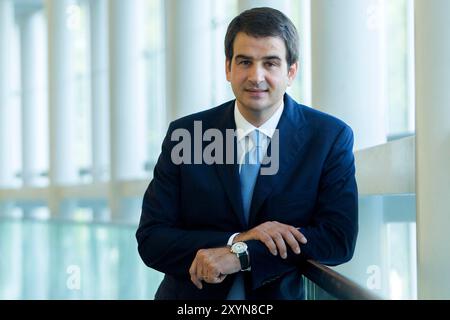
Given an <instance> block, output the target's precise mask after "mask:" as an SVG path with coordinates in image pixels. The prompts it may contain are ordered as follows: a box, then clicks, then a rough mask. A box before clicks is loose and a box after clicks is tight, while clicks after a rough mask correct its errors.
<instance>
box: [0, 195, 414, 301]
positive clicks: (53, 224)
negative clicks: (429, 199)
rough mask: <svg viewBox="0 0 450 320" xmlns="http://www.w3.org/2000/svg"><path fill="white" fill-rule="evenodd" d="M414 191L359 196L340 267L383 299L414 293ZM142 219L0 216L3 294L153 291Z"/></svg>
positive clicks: (149, 295)
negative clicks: (351, 243) (140, 236)
mask: <svg viewBox="0 0 450 320" xmlns="http://www.w3.org/2000/svg"><path fill="white" fill-rule="evenodd" d="M415 212H416V210H415V197H414V195H398V196H370V197H362V198H360V212H359V236H358V242H357V247H356V251H355V255H354V258H353V259H352V260H351V261H350V262H349V263H347V264H345V265H342V266H339V267H336V268H335V269H336V270H337V271H339V272H341V273H342V274H344V275H345V276H347V277H349V278H350V279H352V280H354V281H356V282H357V283H359V284H360V285H362V286H363V287H365V288H367V289H370V290H372V291H373V293H375V294H377V295H379V296H380V297H382V298H385V299H415V298H416V296H417V293H416V292H417V288H416V287H417V285H416V273H417V271H416V231H415V228H416V225H415V221H416V216H415ZM135 230H136V227H129V226H124V225H112V224H92V223H70V222H63V221H48V220H46V221H38V220H34V219H33V220H31V219H20V218H19V219H6V218H3V219H0V299H153V297H154V293H155V291H156V288H157V286H158V285H159V283H160V281H161V279H162V274H160V273H159V272H156V271H153V270H151V269H149V268H147V267H146V266H145V265H144V264H143V263H142V261H141V259H140V257H139V256H138V253H137V248H136V240H135V236H134V233H135Z"/></svg>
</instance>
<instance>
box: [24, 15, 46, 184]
mask: <svg viewBox="0 0 450 320" xmlns="http://www.w3.org/2000/svg"><path fill="white" fill-rule="evenodd" d="M19 21H20V22H19V23H20V61H21V68H20V70H21V88H22V90H21V92H22V94H21V96H22V100H21V101H22V124H21V125H22V179H23V185H24V186H26V187H29V186H33V185H34V184H35V182H36V180H37V178H38V175H39V162H38V161H37V158H38V152H39V150H38V147H39V146H38V144H37V142H36V137H37V135H38V121H37V119H39V110H38V96H37V94H36V93H37V90H38V86H39V78H38V72H37V65H38V64H37V63H36V60H35V59H36V57H35V50H36V45H35V41H36V34H35V33H36V30H37V26H36V19H34V18H33V12H28V13H24V14H23V15H22V16H21V17H20V18H19ZM42 80H43V79H42Z"/></svg>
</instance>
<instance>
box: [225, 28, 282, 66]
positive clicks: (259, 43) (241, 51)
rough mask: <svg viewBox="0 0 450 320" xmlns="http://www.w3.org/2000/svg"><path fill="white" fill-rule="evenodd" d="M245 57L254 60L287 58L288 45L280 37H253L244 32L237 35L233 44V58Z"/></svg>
mask: <svg viewBox="0 0 450 320" xmlns="http://www.w3.org/2000/svg"><path fill="white" fill-rule="evenodd" d="M237 55H244V56H248V57H252V58H255V59H257V58H261V57H265V56H278V57H279V58H280V59H283V60H284V59H285V58H286V45H285V44H284V40H283V39H282V38H280V37H253V36H250V35H248V34H246V33H244V32H239V33H238V34H237V35H236V38H235V39H234V43H233V56H237Z"/></svg>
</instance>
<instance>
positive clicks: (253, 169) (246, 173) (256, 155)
mask: <svg viewBox="0 0 450 320" xmlns="http://www.w3.org/2000/svg"><path fill="white" fill-rule="evenodd" d="M248 139H249V140H250V141H249V142H250V143H247V145H248V151H247V153H246V154H245V156H244V162H243V163H242V164H241V170H240V172H239V178H240V181H241V195H242V204H243V207H244V216H245V221H246V222H247V223H248V220H249V216H250V206H251V203H252V196H253V189H254V188H255V183H256V178H257V177H258V172H259V168H260V166H261V157H262V154H261V149H262V148H261V141H260V140H261V139H260V133H259V131H258V130H254V131H252V132H250V133H249V135H248Z"/></svg>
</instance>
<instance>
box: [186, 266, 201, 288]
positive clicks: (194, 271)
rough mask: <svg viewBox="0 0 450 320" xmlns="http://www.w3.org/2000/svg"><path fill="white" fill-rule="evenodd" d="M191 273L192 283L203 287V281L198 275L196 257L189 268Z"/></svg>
mask: <svg viewBox="0 0 450 320" xmlns="http://www.w3.org/2000/svg"><path fill="white" fill-rule="evenodd" d="M189 274H190V275H191V281H192V283H193V284H194V285H195V286H196V287H197V288H199V289H202V287H203V286H202V282H201V281H200V280H199V279H198V277H197V259H194V261H193V262H192V265H191V267H190V268H189Z"/></svg>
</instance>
